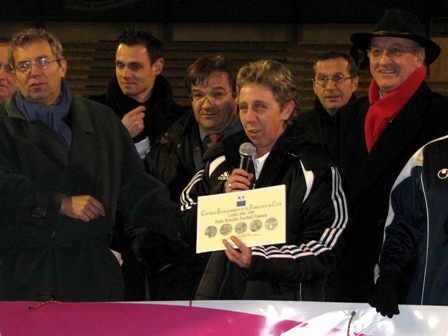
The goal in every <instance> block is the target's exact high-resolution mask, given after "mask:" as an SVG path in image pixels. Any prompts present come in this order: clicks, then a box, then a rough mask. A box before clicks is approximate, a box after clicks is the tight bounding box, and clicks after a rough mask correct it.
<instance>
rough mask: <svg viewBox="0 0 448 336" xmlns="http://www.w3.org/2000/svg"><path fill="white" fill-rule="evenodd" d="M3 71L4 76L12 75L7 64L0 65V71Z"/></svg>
mask: <svg viewBox="0 0 448 336" xmlns="http://www.w3.org/2000/svg"><path fill="white" fill-rule="evenodd" d="M1 69H3V70H5V72H6V74H8V75H10V74H11V73H12V69H11V67H10V66H9V64H0V70H1Z"/></svg>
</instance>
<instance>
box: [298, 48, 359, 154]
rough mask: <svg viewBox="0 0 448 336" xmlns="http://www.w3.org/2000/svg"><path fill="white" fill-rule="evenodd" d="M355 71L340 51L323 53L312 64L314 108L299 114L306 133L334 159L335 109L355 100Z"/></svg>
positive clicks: (344, 54)
mask: <svg viewBox="0 0 448 336" xmlns="http://www.w3.org/2000/svg"><path fill="white" fill-rule="evenodd" d="M358 82H359V76H358V67H357V66H356V63H355V61H354V60H353V58H352V57H351V56H350V55H348V54H346V53H344V52H340V51H330V52H326V53H324V54H322V55H320V56H319V57H317V59H316V60H315V61H314V65H313V90H314V93H315V95H316V99H315V100H314V108H313V109H311V110H308V111H305V112H303V113H301V114H299V122H300V124H301V127H302V128H303V129H304V130H305V132H307V133H309V134H310V135H311V136H312V137H313V138H315V139H316V140H317V141H319V142H321V143H323V144H325V145H326V146H327V148H328V150H329V152H330V154H331V155H332V156H334V155H335V153H334V152H335V143H334V119H335V116H336V113H337V111H338V109H340V108H341V107H342V106H344V105H346V104H347V103H348V102H349V101H350V100H354V99H355V94H354V92H355V91H356V89H357V88H358Z"/></svg>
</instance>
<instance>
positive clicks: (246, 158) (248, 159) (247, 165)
mask: <svg viewBox="0 0 448 336" xmlns="http://www.w3.org/2000/svg"><path fill="white" fill-rule="evenodd" d="M254 156H255V146H254V144H252V143H250V142H245V143H242V144H241V146H240V167H239V168H241V169H244V170H245V171H247V172H248V173H252V174H255V168H254V164H253V162H252V160H253V157H254Z"/></svg>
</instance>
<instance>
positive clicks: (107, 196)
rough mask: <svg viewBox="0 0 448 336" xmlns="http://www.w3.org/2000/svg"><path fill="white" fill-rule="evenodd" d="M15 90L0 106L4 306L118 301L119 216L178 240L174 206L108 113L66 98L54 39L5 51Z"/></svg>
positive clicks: (38, 37) (20, 40)
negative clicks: (112, 244) (113, 239)
mask: <svg viewBox="0 0 448 336" xmlns="http://www.w3.org/2000/svg"><path fill="white" fill-rule="evenodd" d="M9 64H10V65H11V68H12V73H13V76H14V77H15V80H16V81H17V84H18V88H19V90H17V91H16V93H15V94H14V97H13V98H14V99H9V100H8V102H7V103H6V104H5V105H0V143H1V144H2V146H1V147H0V189H1V190H2V192H1V201H0V232H1V233H2V237H1V238H0V247H1V251H0V259H1V260H2V273H1V279H0V283H1V293H0V300H7V301H13V300H24V301H48V300H59V301H121V300H123V299H124V288H123V278H122V275H121V269H120V263H119V261H118V260H117V259H116V257H115V255H114V253H113V252H112V251H111V250H109V237H110V232H111V230H112V227H113V226H114V222H115V211H116V210H117V209H118V210H120V211H121V212H123V213H124V214H125V215H126V216H127V218H128V219H129V220H130V222H131V223H133V224H134V225H142V226H146V227H147V228H148V230H149V231H150V232H151V233H152V234H154V235H161V236H163V237H166V239H169V240H170V241H176V240H177V230H176V224H175V221H174V217H173V216H172V214H173V213H174V211H175V204H174V203H173V202H171V201H170V199H169V193H168V190H167V188H166V186H164V185H163V184H162V183H161V182H160V181H158V180H156V179H155V178H153V177H151V176H150V175H148V174H147V173H146V172H145V169H144V166H143V164H142V162H141V160H140V158H139V156H138V153H137V151H136V150H135V147H134V145H133V143H132V140H131V138H130V137H129V134H128V132H127V130H126V129H125V128H124V127H123V125H122V124H121V123H120V121H119V120H118V118H117V117H116V116H115V115H114V113H113V111H112V110H111V109H110V108H109V107H107V106H104V105H102V104H98V103H96V102H94V101H92V100H88V99H83V98H78V97H75V96H73V95H72V93H71V91H70V88H69V86H68V84H67V82H66V81H65V80H64V76H65V74H66V72H67V66H68V65H67V61H66V60H65V59H64V57H63V53H62V46H61V44H60V43H59V41H58V40H57V38H56V37H55V36H54V35H52V34H50V33H48V32H47V31H45V30H43V29H28V30H25V31H22V32H19V33H18V34H16V35H15V36H14V37H13V39H12V41H11V48H10V51H9Z"/></svg>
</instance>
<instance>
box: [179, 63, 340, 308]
mask: <svg viewBox="0 0 448 336" xmlns="http://www.w3.org/2000/svg"><path fill="white" fill-rule="evenodd" d="M237 93H238V105H239V115H240V119H241V123H242V125H243V128H244V132H240V133H238V134H235V135H234V136H231V137H229V138H227V139H225V140H223V142H221V143H219V144H217V145H216V146H214V147H213V148H212V149H211V150H210V151H209V152H208V153H206V157H205V158H204V159H205V160H206V162H207V164H206V166H205V168H204V169H203V170H201V171H199V172H198V173H197V174H196V176H195V177H193V179H192V180H191V182H190V184H189V185H188V186H187V187H186V188H185V190H184V192H183V194H182V196H181V209H180V215H179V218H180V226H179V229H180V232H181V236H182V238H183V239H185V240H187V241H190V242H192V241H193V239H192V237H194V236H195V235H196V227H195V223H196V221H195V219H196V200H197V197H198V196H203V195H209V194H217V193H222V192H226V193H230V192H235V191H243V190H249V189H252V188H256V189H257V188H263V187H269V186H275V185H282V184H284V185H286V243H285V244H278V245H269V246H254V247H248V246H246V245H245V244H244V243H243V242H242V241H241V240H239V239H238V238H236V237H235V236H231V238H230V239H231V240H232V243H233V246H236V247H233V246H232V244H231V243H229V242H228V241H227V240H223V244H224V246H225V251H216V252H213V254H212V256H211V257H210V260H209V263H208V265H207V268H206V270H205V272H204V275H203V277H202V280H201V283H200V285H199V288H198V291H197V294H196V299H208V300H210V299H228V300H235V299H248V300H257V299H263V300H307V301H323V300H328V297H326V290H325V289H326V281H327V277H328V276H329V275H330V274H331V272H332V271H333V270H334V268H335V267H336V262H337V256H338V253H337V250H338V248H337V247H338V246H339V245H340V244H339V241H340V239H339V238H340V236H341V233H342V232H343V230H344V228H345V226H346V223H347V218H348V217H347V205H346V200H345V196H344V192H343V191H342V188H341V179H340V175H339V173H338V170H337V168H335V167H334V166H332V163H331V160H330V159H329V156H328V154H327V153H326V152H324V150H323V149H322V146H321V145H320V144H318V143H313V142H311V141H310V140H307V139H305V138H304V137H303V136H302V135H301V134H303V132H302V131H301V130H300V129H299V126H298V125H297V123H296V122H295V120H296V118H297V113H298V92H297V88H296V85H295V83H294V79H293V76H292V74H291V72H290V71H289V70H288V69H287V68H286V67H285V66H284V65H282V64H280V63H278V62H275V61H257V62H254V63H251V64H249V65H246V66H243V67H242V68H241V69H240V70H239V72H238V77H237ZM247 142H249V143H252V144H253V145H254V147H255V148H254V153H253V154H254V155H253V171H252V169H251V168H248V167H250V165H247V161H251V159H250V158H247V156H250V155H249V154H248V152H249V153H250V150H249V151H248V152H247V150H246V151H245V150H244V149H243V147H245V146H247V144H246V143H247ZM242 144H244V146H241V145H242ZM249 147H250V145H249ZM243 168H244V169H243ZM188 238H190V239H188Z"/></svg>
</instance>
